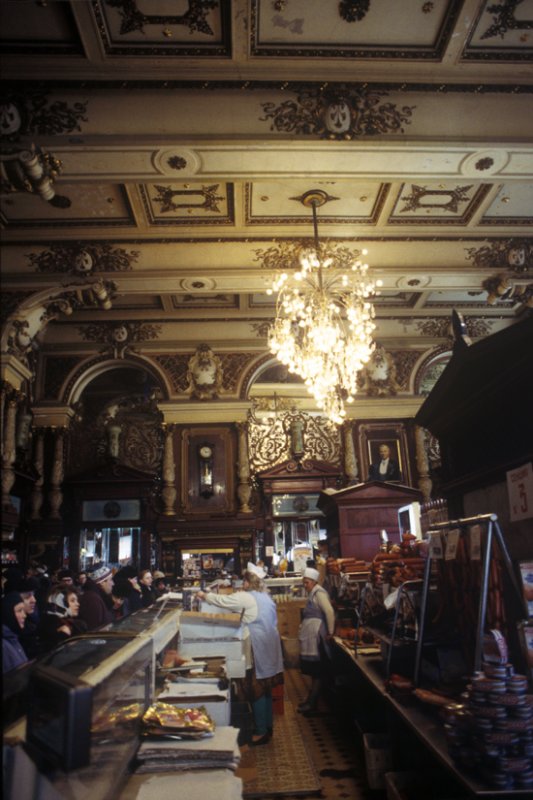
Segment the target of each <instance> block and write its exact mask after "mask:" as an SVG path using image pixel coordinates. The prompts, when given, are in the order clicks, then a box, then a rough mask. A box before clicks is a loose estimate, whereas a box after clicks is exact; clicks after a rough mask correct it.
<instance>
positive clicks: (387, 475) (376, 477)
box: [368, 444, 401, 481]
mask: <svg viewBox="0 0 533 800" xmlns="http://www.w3.org/2000/svg"><path fill="white" fill-rule="evenodd" d="M368 480H369V481H399V480H401V473H400V467H399V466H398V462H397V461H394V459H392V458H391V451H390V447H389V445H388V444H382V445H380V446H379V461H377V462H376V463H375V464H371V465H370V471H369V473H368Z"/></svg>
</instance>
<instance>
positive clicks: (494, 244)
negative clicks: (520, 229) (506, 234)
mask: <svg viewBox="0 0 533 800" xmlns="http://www.w3.org/2000/svg"><path fill="white" fill-rule="evenodd" d="M466 254H467V259H468V260H469V261H472V262H473V263H474V266H475V267H480V268H481V269H507V270H510V271H511V272H514V273H516V274H521V273H525V272H529V270H533V239H529V238H523V239H522V238H516V239H506V240H502V241H491V242H489V243H488V244H485V245H483V246H482V247H468V248H466Z"/></svg>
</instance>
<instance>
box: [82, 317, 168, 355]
mask: <svg viewBox="0 0 533 800" xmlns="http://www.w3.org/2000/svg"><path fill="white" fill-rule="evenodd" d="M78 332H79V333H80V335H81V336H82V337H83V338H84V339H85V341H89V342H97V343H100V344H104V345H105V346H104V347H103V348H102V350H100V353H102V354H104V355H109V356H111V357H112V358H120V359H122V358H125V356H127V355H131V353H134V352H135V348H134V347H132V344H133V343H138V342H146V341H150V340H153V339H157V338H158V337H159V334H160V333H161V325H152V324H151V323H147V322H129V321H125V322H118V323H117V322H107V323H105V324H102V323H99V324H97V325H83V326H79V327H78Z"/></svg>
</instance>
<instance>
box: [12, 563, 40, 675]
mask: <svg viewBox="0 0 533 800" xmlns="http://www.w3.org/2000/svg"><path fill="white" fill-rule="evenodd" d="M38 589H39V582H38V581H37V580H36V578H24V580H22V581H21V582H20V583H19V584H18V586H17V589H16V591H18V592H19V594H20V596H21V597H22V602H23V603H24V611H25V612H26V619H25V621H24V626H23V628H22V631H21V633H20V636H19V639H20V643H21V645H22V646H23V648H24V652H25V653H26V655H27V656H28V658H29V659H32V658H36V657H37V656H38V655H40V654H41V653H42V645H41V641H40V638H39V630H38V629H39V618H40V613H39V609H38V607H37V598H36V592H37V590H38Z"/></svg>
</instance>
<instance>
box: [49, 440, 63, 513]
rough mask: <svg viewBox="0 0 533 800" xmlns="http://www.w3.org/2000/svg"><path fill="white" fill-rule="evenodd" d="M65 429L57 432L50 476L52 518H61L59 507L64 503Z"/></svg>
mask: <svg viewBox="0 0 533 800" xmlns="http://www.w3.org/2000/svg"><path fill="white" fill-rule="evenodd" d="M64 436H65V429H64V428H58V429H57V431H56V433H55V445H54V463H53V465H52V474H51V476H50V492H49V494H48V499H49V501H50V518H51V519H61V514H60V513H59V509H60V508H61V504H62V503H63V492H62V490H61V484H62V483H63V469H64V464H63V459H64V452H63V444H64Z"/></svg>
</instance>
